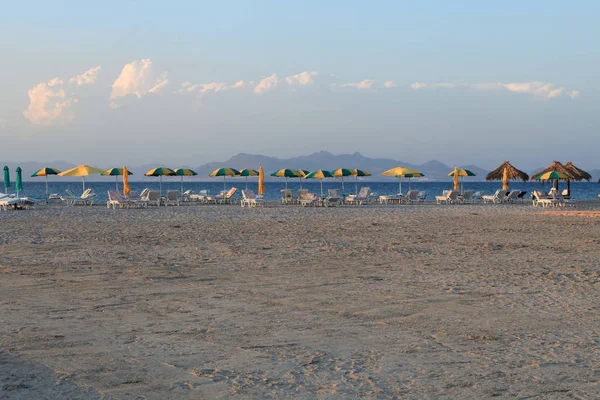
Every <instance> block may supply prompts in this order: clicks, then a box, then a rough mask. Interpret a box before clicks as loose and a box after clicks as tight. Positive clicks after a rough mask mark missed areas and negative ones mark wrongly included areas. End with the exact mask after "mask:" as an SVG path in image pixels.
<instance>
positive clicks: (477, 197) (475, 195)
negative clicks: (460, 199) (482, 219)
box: [473, 190, 485, 202]
mask: <svg viewBox="0 0 600 400" xmlns="http://www.w3.org/2000/svg"><path fill="white" fill-rule="evenodd" d="M484 194H485V192H484V191H482V190H478V191H476V192H475V193H473V201H474V202H475V201H482V200H483V195H484Z"/></svg>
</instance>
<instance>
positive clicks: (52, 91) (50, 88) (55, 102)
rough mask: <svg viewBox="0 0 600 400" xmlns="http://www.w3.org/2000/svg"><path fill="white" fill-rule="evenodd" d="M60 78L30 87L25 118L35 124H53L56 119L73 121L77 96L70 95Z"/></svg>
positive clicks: (24, 113)
mask: <svg viewBox="0 0 600 400" xmlns="http://www.w3.org/2000/svg"><path fill="white" fill-rule="evenodd" d="M63 84H64V82H63V80H62V79H60V78H54V79H52V80H50V81H48V82H47V83H44V82H42V83H39V84H37V85H36V86H34V87H33V88H32V89H30V90H29V91H28V92H27V93H28V95H29V107H28V108H27V110H25V111H23V115H24V116H25V118H27V119H28V120H29V122H31V123H32V124H35V125H46V126H47V125H51V124H52V123H53V122H55V121H71V120H73V118H75V115H74V113H73V112H72V110H71V109H70V108H71V105H73V104H74V103H77V101H78V99H77V98H76V97H69V96H68V95H67V94H66V93H65V91H64V89H61V88H58V87H57V86H59V85H63Z"/></svg>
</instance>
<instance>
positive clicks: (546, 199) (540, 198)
mask: <svg viewBox="0 0 600 400" xmlns="http://www.w3.org/2000/svg"><path fill="white" fill-rule="evenodd" d="M531 201H532V203H533V206H534V207H537V206H542V207H555V206H556V205H557V204H558V200H555V199H553V198H552V197H550V196H548V194H547V193H546V192H543V191H541V190H534V191H533V192H531Z"/></svg>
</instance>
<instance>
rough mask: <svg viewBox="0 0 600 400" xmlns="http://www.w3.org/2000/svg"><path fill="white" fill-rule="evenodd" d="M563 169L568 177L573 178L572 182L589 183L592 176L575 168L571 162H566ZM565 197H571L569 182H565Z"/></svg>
mask: <svg viewBox="0 0 600 400" xmlns="http://www.w3.org/2000/svg"><path fill="white" fill-rule="evenodd" d="M564 167H565V168H566V169H567V170H568V171H569V172H570V174H569V175H571V176H572V177H573V180H574V181H582V180H584V179H585V180H586V181H588V182H589V181H590V180H591V179H592V175H590V174H589V173H588V172H586V171H584V170H582V169H580V168H577V167H576V166H574V165H573V163H572V162H571V161H567V162H566V163H565V164H564ZM567 195H568V196H570V195H571V181H570V180H569V181H567Z"/></svg>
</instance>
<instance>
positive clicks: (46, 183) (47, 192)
mask: <svg viewBox="0 0 600 400" xmlns="http://www.w3.org/2000/svg"><path fill="white" fill-rule="evenodd" d="M46 204H48V175H46Z"/></svg>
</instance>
